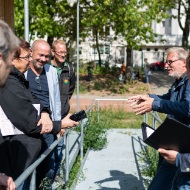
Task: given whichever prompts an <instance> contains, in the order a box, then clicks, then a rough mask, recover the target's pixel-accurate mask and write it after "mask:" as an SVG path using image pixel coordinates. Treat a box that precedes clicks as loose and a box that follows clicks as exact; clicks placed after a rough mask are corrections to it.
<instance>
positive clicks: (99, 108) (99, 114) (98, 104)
mask: <svg viewBox="0 0 190 190" xmlns="http://www.w3.org/2000/svg"><path fill="white" fill-rule="evenodd" d="M99 122H100V101H99V100H98V123H99Z"/></svg>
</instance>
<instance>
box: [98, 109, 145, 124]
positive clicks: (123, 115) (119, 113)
mask: <svg viewBox="0 0 190 190" xmlns="http://www.w3.org/2000/svg"><path fill="white" fill-rule="evenodd" d="M105 121H106V122H105ZM142 121H143V116H136V115H135V113H132V112H126V111H124V110H123V109H118V110H116V109H113V108H109V109H107V110H106V109H103V110H101V112H100V123H103V122H105V123H104V124H105V125H107V128H140V127H141V123H142Z"/></svg>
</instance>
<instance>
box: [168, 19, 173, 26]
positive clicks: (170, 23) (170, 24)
mask: <svg viewBox="0 0 190 190" xmlns="http://www.w3.org/2000/svg"><path fill="white" fill-rule="evenodd" d="M168 25H169V26H170V27H171V26H172V19H169V23H168Z"/></svg>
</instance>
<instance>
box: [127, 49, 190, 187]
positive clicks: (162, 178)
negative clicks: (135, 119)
mask: <svg viewBox="0 0 190 190" xmlns="http://www.w3.org/2000/svg"><path fill="white" fill-rule="evenodd" d="M166 55H167V56H166V62H165V68H166V69H167V71H168V75H169V76H171V77H173V78H174V79H175V82H174V83H173V84H172V86H171V88H170V89H169V91H168V93H167V94H163V95H155V94H148V95H138V96H133V97H130V98H129V100H128V103H129V104H130V105H131V107H132V108H133V110H134V112H135V113H136V114H137V115H139V114H144V113H146V112H150V111H152V110H153V111H157V112H161V113H165V114H167V116H171V117H174V118H175V119H177V120H179V121H181V122H182V123H184V124H186V125H189V124H190V83H189V80H188V77H187V69H186V58H187V56H188V51H186V50H185V49H183V48H181V47H173V48H170V49H168V50H167V51H166ZM176 165H177V163H176ZM176 165H175V163H174V164H171V163H169V162H167V161H166V160H165V159H163V157H161V156H160V157H159V163H158V169H157V173H156V175H155V177H154V178H153V180H152V182H151V184H150V186H149V188H148V190H161V189H164V190H171V189H172V181H173V179H174V176H175V174H176V171H177V167H176Z"/></svg>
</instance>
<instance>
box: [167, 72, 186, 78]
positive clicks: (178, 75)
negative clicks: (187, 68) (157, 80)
mask: <svg viewBox="0 0 190 190" xmlns="http://www.w3.org/2000/svg"><path fill="white" fill-rule="evenodd" d="M182 74H183V73H179V72H177V71H174V72H172V73H171V74H169V76H170V77H172V78H175V79H179V78H180V77H181V76H182Z"/></svg>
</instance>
